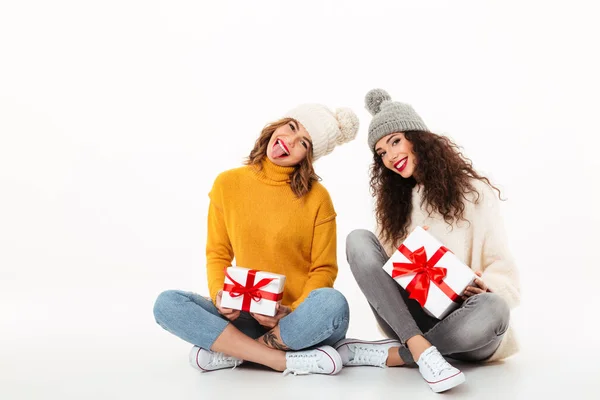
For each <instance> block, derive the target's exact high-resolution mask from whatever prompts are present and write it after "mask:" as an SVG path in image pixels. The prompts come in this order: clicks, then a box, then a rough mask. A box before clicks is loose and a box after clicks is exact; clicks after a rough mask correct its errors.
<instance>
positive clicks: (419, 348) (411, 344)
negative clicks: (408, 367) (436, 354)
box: [406, 335, 431, 361]
mask: <svg viewBox="0 0 600 400" xmlns="http://www.w3.org/2000/svg"><path fill="white" fill-rule="evenodd" d="M406 345H407V346H408V349H409V350H410V354H412V356H413V359H414V360H415V361H417V360H418V359H419V357H421V354H422V353H423V352H424V351H425V350H427V349H428V348H430V347H431V343H429V341H428V340H427V339H425V338H424V337H423V336H422V335H417V336H413V337H411V338H410V339H408V340H407V341H406Z"/></svg>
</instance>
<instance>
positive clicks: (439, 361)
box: [427, 351, 452, 375]
mask: <svg viewBox="0 0 600 400" xmlns="http://www.w3.org/2000/svg"><path fill="white" fill-rule="evenodd" d="M427 366H428V367H429V369H430V370H431V372H433V374H434V375H439V374H440V373H442V371H444V370H446V369H452V365H450V363H448V361H446V359H445V358H444V357H443V356H442V355H441V354H440V352H439V351H432V352H431V353H429V357H427Z"/></svg>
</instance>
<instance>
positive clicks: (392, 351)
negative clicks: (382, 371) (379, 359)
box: [385, 347, 404, 367]
mask: <svg viewBox="0 0 600 400" xmlns="http://www.w3.org/2000/svg"><path fill="white" fill-rule="evenodd" d="M399 351H400V348H399V347H390V348H389V349H388V358H387V360H386V361H385V365H387V366H388V367H400V366H402V365H404V360H403V359H402V357H400V352H399Z"/></svg>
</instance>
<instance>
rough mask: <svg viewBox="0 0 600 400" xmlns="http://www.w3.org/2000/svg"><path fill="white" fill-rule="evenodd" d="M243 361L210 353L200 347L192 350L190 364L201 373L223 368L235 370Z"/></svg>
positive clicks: (214, 352) (213, 352) (221, 354)
mask: <svg viewBox="0 0 600 400" xmlns="http://www.w3.org/2000/svg"><path fill="white" fill-rule="evenodd" d="M243 362H244V361H243V360H240V359H239V358H235V357H231V356H228V355H225V354H223V353H217V352H216V351H210V350H206V349H203V348H201V347H198V346H194V347H192V350H190V364H191V365H192V367H194V368H196V369H197V370H199V371H202V372H207V371H214V370H216V369H223V368H235V367H237V366H238V365H240V364H241V363H243Z"/></svg>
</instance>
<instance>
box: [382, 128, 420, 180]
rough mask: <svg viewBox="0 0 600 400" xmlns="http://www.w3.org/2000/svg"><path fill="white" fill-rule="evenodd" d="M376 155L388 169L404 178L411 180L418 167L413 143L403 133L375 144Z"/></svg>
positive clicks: (392, 134) (395, 134)
mask: <svg viewBox="0 0 600 400" xmlns="http://www.w3.org/2000/svg"><path fill="white" fill-rule="evenodd" d="M375 153H377V155H378V156H379V157H381V161H382V162H383V165H385V167H386V168H388V169H390V170H392V171H394V172H395V173H397V174H398V175H400V176H402V177H403V178H410V177H411V176H412V175H413V173H414V171H415V166H416V157H415V154H414V153H413V145H412V143H411V142H410V141H409V140H407V139H406V137H405V136H404V133H403V132H394V133H390V134H389V135H387V136H384V137H382V138H381V139H379V141H378V142H377V143H375Z"/></svg>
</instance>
